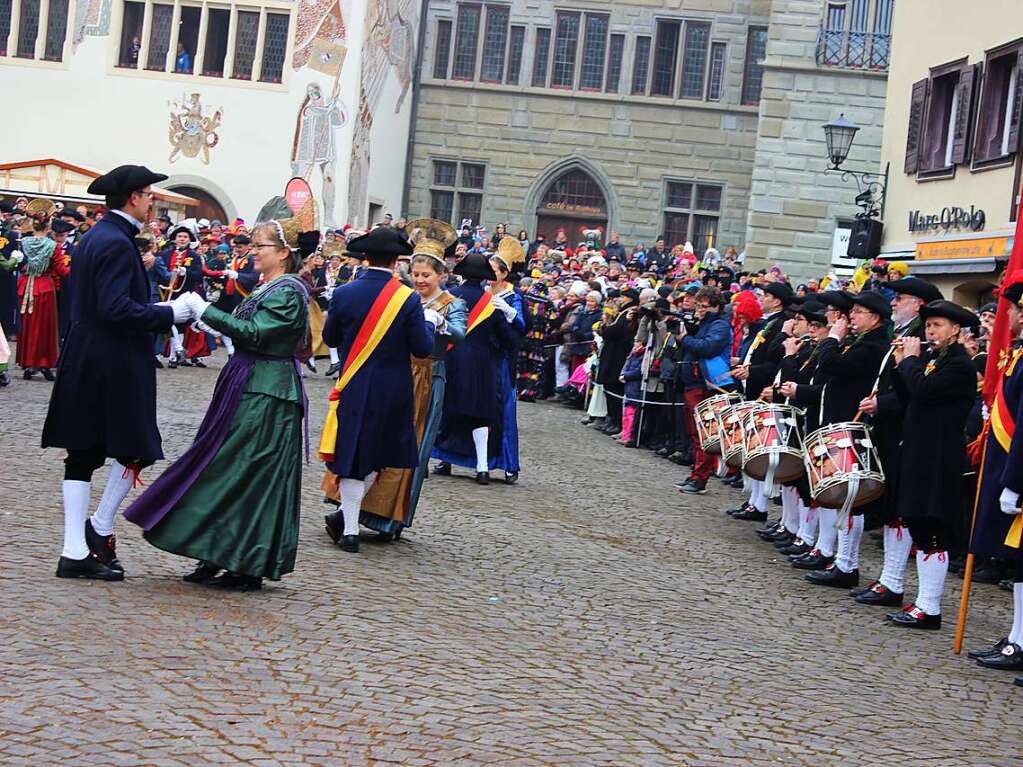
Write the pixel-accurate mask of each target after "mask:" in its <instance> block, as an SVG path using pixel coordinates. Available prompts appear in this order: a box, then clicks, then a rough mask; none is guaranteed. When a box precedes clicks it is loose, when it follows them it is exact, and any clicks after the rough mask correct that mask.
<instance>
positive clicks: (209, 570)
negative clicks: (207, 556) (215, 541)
mask: <svg viewBox="0 0 1023 767" xmlns="http://www.w3.org/2000/svg"><path fill="white" fill-rule="evenodd" d="M219 573H220V568H219V567H217V566H216V565H215V564H213V563H212V562H206V561H204V560H202V559H200V560H199V564H198V565H196V567H195V569H194V570H193V571H192V572H190V573H189V574H188V575H182V576H181V580H183V581H185V583H208V582H209V581H211V580H213V579H214V578H216V577H217V575H218V574H219Z"/></svg>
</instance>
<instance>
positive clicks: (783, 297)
mask: <svg viewBox="0 0 1023 767" xmlns="http://www.w3.org/2000/svg"><path fill="white" fill-rule="evenodd" d="M763 291H764V292H765V293H770V294H771V295H772V296H774V297H775V298H777V299H778V300H779V301H781V302H782V304H784V305H785V306H788V305H789V304H791V303H792V299H793V298H795V297H796V294H795V293H793V292H792V287H791V286H790V285H789V284H788V283H787V282H769V283H767V284H766V285H764V287H763Z"/></svg>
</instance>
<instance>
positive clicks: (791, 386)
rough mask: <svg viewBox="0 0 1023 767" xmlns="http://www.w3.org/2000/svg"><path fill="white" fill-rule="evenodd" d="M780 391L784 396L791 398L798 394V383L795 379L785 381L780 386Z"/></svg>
mask: <svg viewBox="0 0 1023 767" xmlns="http://www.w3.org/2000/svg"><path fill="white" fill-rule="evenodd" d="M778 391H779V392H780V393H781V395H782V396H783V397H786V398H788V399H791V398H792V397H795V396H796V383H795V381H785V383H783V384H782V385H781V386H779V387H778Z"/></svg>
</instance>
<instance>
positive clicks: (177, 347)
mask: <svg viewBox="0 0 1023 767" xmlns="http://www.w3.org/2000/svg"><path fill="white" fill-rule="evenodd" d="M170 345H171V355H175V354H177V353H178V352H181V351H184V350H185V347H184V346H182V344H181V333H179V332H178V329H177V328H176V327H174V326H173V325H171V342H170Z"/></svg>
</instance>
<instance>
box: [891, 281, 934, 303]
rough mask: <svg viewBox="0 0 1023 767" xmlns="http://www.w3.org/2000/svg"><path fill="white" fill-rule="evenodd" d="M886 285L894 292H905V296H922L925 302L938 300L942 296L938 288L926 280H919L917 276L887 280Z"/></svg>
mask: <svg viewBox="0 0 1023 767" xmlns="http://www.w3.org/2000/svg"><path fill="white" fill-rule="evenodd" d="M888 287H889V288H891V289H892V290H894V291H895V292H896V293H905V294H906V295H907V296H916V297H917V298H922V299H923V300H924V301H926V302H927V303H930V302H931V301H940V300H941V299H942V297H943V296H942V295H941V291H940V290H938V289H937V288H936V287H935V286H934V285H932V284H931V283H929V282H928V281H927V280H921V279H920V278H919V277H903V278H902V279H901V280H895V282H889V283H888Z"/></svg>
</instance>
